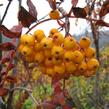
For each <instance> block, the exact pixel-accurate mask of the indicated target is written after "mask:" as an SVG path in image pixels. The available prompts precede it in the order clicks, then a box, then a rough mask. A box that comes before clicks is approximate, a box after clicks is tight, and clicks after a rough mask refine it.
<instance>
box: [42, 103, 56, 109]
mask: <svg viewBox="0 0 109 109" xmlns="http://www.w3.org/2000/svg"><path fill="white" fill-rule="evenodd" d="M42 106H43V108H44V109H55V105H54V104H53V102H52V101H44V103H43V104H42Z"/></svg>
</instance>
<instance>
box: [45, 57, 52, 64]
mask: <svg viewBox="0 0 109 109" xmlns="http://www.w3.org/2000/svg"><path fill="white" fill-rule="evenodd" d="M45 65H46V66H53V58H52V57H48V58H46V59H45Z"/></svg>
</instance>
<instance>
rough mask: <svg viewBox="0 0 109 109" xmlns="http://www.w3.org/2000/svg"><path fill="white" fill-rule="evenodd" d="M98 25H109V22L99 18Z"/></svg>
mask: <svg viewBox="0 0 109 109" xmlns="http://www.w3.org/2000/svg"><path fill="white" fill-rule="evenodd" d="M96 25H99V26H106V27H109V23H106V22H104V21H103V20H98V21H97V22H96Z"/></svg>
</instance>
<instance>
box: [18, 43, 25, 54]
mask: <svg viewBox="0 0 109 109" xmlns="http://www.w3.org/2000/svg"><path fill="white" fill-rule="evenodd" d="M23 47H24V45H23V44H20V45H19V46H18V49H17V51H18V52H19V53H21V51H22V49H23Z"/></svg>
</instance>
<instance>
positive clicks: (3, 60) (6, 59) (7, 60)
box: [1, 57, 10, 64]
mask: <svg viewBox="0 0 109 109" xmlns="http://www.w3.org/2000/svg"><path fill="white" fill-rule="evenodd" d="M9 61H10V58H9V57H4V58H2V60H1V63H2V64H5V63H6V62H9Z"/></svg>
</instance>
